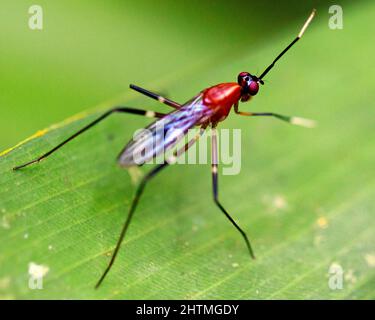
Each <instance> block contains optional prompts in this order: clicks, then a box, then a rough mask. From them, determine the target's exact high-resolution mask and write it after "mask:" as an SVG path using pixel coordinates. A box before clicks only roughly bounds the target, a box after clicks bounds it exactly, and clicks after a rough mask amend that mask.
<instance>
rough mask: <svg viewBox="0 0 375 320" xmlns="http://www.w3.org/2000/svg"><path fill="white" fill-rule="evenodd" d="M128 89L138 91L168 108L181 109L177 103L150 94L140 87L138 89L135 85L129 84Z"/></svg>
mask: <svg viewBox="0 0 375 320" xmlns="http://www.w3.org/2000/svg"><path fill="white" fill-rule="evenodd" d="M129 87H130V88H131V89H133V90H135V91H138V92H139V93H142V94H144V95H145V96H147V97H150V98H152V99H155V100H158V101H159V102H161V103H164V104H166V105H167V106H170V107H172V108H175V109H180V107H181V105H180V104H179V103H177V102H175V101H172V100H170V99H167V98H164V97H162V96H160V95H158V94H157V93H154V92H151V91H149V90H146V89H143V88H141V87H138V86H136V85H135V84H131V85H130V86H129Z"/></svg>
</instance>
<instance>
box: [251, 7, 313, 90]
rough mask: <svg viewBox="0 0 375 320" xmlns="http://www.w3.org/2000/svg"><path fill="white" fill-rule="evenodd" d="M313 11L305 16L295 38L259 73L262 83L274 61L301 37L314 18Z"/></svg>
mask: <svg viewBox="0 0 375 320" xmlns="http://www.w3.org/2000/svg"><path fill="white" fill-rule="evenodd" d="M315 12H316V10H315V9H313V11H312V12H311V14H310V15H309V17H308V18H307V20H306V22H305V24H304V25H303V27H302V29H301V31H300V32H299V34H298V36H297V38H295V39H294V40H293V41H292V42H291V43H290V44H289V45H288V46H287V47H286V48H285V49H284V50H283V51H282V52H281V53H280V54H279V55H278V56H277V57H276V59H275V60H273V62H272V63H271V64H270V65H269V66H268V67H267V69H266V70H264V71H263V73H262V74H261V75H260V77H258V79H259V80H260V83H262V84H263V81H262V79H263V78H264V76H265V75H266V74H267V73H268V72H269V71H270V70H271V69H272V68H273V66H274V65H275V63H276V61H277V60H279V59H280V58H281V57H282V56H283V55H284V54H285V52H287V51H288V50H289V49H290V48H291V47H292V46H293V45H294V44H295V43H296V42H297V41H298V40H299V39H301V38H302V36H303V34H304V32H305V31H306V29H307V27H308V26H309V24H310V22H311V20H312V19H313V18H314V16H315Z"/></svg>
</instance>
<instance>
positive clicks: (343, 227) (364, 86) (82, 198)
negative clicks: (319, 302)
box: [0, 0, 375, 299]
mask: <svg viewBox="0 0 375 320" xmlns="http://www.w3.org/2000/svg"><path fill="white" fill-rule="evenodd" d="M32 4H34V1H22V0H18V1H9V0H3V1H2V2H1V10H0V39H1V45H0V88H1V94H0V150H4V149H7V148H9V147H12V146H14V145H15V144H17V143H18V142H20V141H21V140H23V139H25V138H26V137H28V136H30V135H31V134H33V133H34V132H35V131H37V130H40V129H42V128H45V127H48V126H50V125H51V124H54V123H59V122H61V121H62V120H64V119H66V118H67V117H70V116H72V115H74V114H76V113H78V112H81V111H84V110H97V109H107V108H109V107H110V106H112V105H113V104H118V103H123V104H126V105H130V106H138V107H144V108H147V109H154V110H158V111H167V110H169V109H168V108H167V107H166V106H163V105H160V104H158V103H157V102H155V101H152V100H150V99H147V98H145V97H142V96H140V95H139V94H137V93H134V92H131V91H130V90H129V89H128V85H129V83H135V84H138V85H141V86H144V87H146V88H149V89H152V90H155V91H159V92H163V93H164V94H166V95H167V96H170V97H171V98H172V99H174V100H176V101H179V102H184V101H186V100H188V99H189V98H191V97H192V96H193V95H194V94H196V93H197V92H199V91H200V90H202V89H203V88H205V87H207V86H210V85H214V84H216V83H220V82H227V81H235V79H236V77H237V74H238V72H240V71H249V72H253V73H255V74H259V73H260V72H262V71H263V69H264V68H265V67H266V66H267V65H268V64H269V63H270V62H271V61H272V59H273V58H274V57H275V56H276V55H277V54H278V53H279V52H280V50H282V49H283V48H284V47H285V45H287V44H288V43H289V41H291V40H292V39H293V38H294V37H295V35H296V33H297V32H298V31H299V28H300V27H301V25H302V23H303V22H304V20H305V19H306V17H307V16H308V14H309V13H310V12H311V9H312V8H314V7H315V8H317V10H318V12H317V16H316V18H315V19H314V21H313V23H312V24H311V27H310V28H309V29H308V30H307V32H306V34H305V35H304V37H303V39H302V40H301V41H300V42H298V44H297V45H296V46H295V47H294V48H293V49H292V51H290V52H288V54H287V55H286V56H285V58H283V59H282V60H281V61H280V62H279V63H278V64H277V66H276V67H275V68H274V69H273V70H272V72H270V73H269V75H267V78H266V85H264V86H263V87H261V89H260V92H259V94H258V95H257V97H255V98H254V99H253V100H252V101H251V102H250V103H248V104H242V105H241V109H242V110H244V111H248V110H254V111H274V112H279V113H283V114H287V115H299V116H303V117H306V118H313V119H315V120H317V121H318V124H319V125H318V127H317V128H316V129H314V130H307V129H302V128H298V127H292V126H288V125H287V124H283V123H279V122H278V121H276V120H271V119H248V118H241V117H238V116H235V115H231V116H230V117H229V118H228V120H227V121H226V122H225V123H224V124H223V126H222V127H227V128H240V129H242V141H243V149H242V171H241V174H240V175H238V176H223V177H221V178H220V193H221V194H220V196H221V199H222V202H223V204H224V205H225V207H227V209H228V210H229V211H230V212H232V214H233V216H234V217H235V218H236V219H237V220H238V221H239V222H240V224H241V225H242V226H243V228H244V229H245V230H246V231H248V232H249V234H250V236H251V238H252V239H253V245H254V247H255V251H256V253H257V255H258V260H257V261H256V262H251V263H250V262H249V261H248V260H249V259H248V257H247V254H246V251H245V248H244V244H243V242H242V239H240V238H239V237H238V234H236V233H235V232H234V231H233V229H232V227H231V226H229V225H228V223H227V221H225V220H224V219H223V217H222V216H221V214H220V212H218V210H217V208H216V207H214V205H213V204H212V200H211V184H210V169H209V167H207V166H184V167H182V166H176V167H173V168H170V169H168V170H169V173H166V174H164V175H163V177H159V179H158V182H156V183H151V184H150V186H149V187H148V188H149V189H148V190H147V192H146V193H145V195H144V198H143V201H142V202H141V204H140V206H139V208H138V211H137V215H136V217H135V219H134V223H133V224H132V226H131V228H130V230H129V235H128V236H129V237H128V239H127V240H126V243H125V245H124V246H123V247H122V250H121V253H120V255H119V257H118V260H117V261H116V264H115V267H114V269H113V270H112V271H111V274H110V275H109V277H108V278H107V280H106V282H105V283H104V285H103V287H102V288H101V290H99V291H94V290H93V285H94V284H95V282H96V280H97V278H98V277H99V275H100V273H101V271H102V270H103V268H104V266H105V264H106V262H107V260H108V256H107V255H106V254H107V253H108V252H110V250H111V249H113V246H114V243H115V241H116V239H117V235H118V232H119V230H120V226H121V223H122V221H123V217H124V211H125V210H127V208H128V206H129V203H130V200H131V197H132V195H133V192H134V185H132V184H131V182H130V178H129V175H128V173H127V172H126V171H124V170H121V169H120V168H118V167H117V166H116V165H115V161H114V159H115V157H116V155H117V154H118V152H119V151H120V150H121V148H122V146H123V144H124V143H126V142H127V140H128V139H129V138H130V137H131V135H132V133H133V131H134V130H135V129H137V128H139V127H142V126H144V125H145V124H146V123H148V122H147V120H145V119H141V118H137V117H132V118H130V117H121V116H119V117H118V118H115V117H114V118H113V119H111V120H108V122H107V123H105V124H104V123H103V125H102V126H99V127H98V128H97V129H95V130H93V132H92V133H90V134H89V133H88V134H87V135H86V136H85V137H82V138H80V141H76V142H75V143H72V144H71V145H69V147H65V148H64V149H63V150H62V151H61V152H60V153H59V154H56V155H54V158H53V159H52V158H51V159H50V160H48V161H45V162H43V163H42V164H41V165H39V166H35V167H33V168H30V170H24V171H22V172H17V173H13V172H12V171H11V168H12V167H13V166H14V165H17V164H20V163H22V162H24V161H26V160H30V159H31V158H33V157H35V156H36V155H39V154H40V152H41V151H45V150H47V149H48V148H50V147H51V146H53V145H54V144H56V143H58V142H60V141H61V139H62V138H63V137H64V138H65V137H67V136H68V135H69V133H71V132H73V131H74V130H76V129H77V128H79V127H81V126H82V125H83V124H84V123H87V121H88V119H81V120H79V121H76V122H73V123H69V124H67V125H63V126H61V127H59V128H58V129H56V130H52V131H51V132H49V133H48V134H47V135H45V136H43V137H42V138H39V139H35V140H32V141H31V142H28V143H27V144H24V145H22V146H21V147H19V148H17V149H15V150H13V151H12V152H11V153H9V154H7V155H5V156H3V157H2V158H0V217H1V219H0V222H1V223H0V299H1V298H10V299H14V298H66V299H71V298H126V299H142V298H154V299H155V298H156V299H158V298H172V299H173V298H180V299H191V298H206V299H210V298H219V299H220V298H226V299H254V298H255V299H258V298H260V299H275V298H276V299H277V298H284V299H285V298H291V299H320V298H329V299H343V298H345V299H356V298H363V299H364V298H370V299H373V298H375V273H374V266H375V262H374V260H375V249H374V243H375V224H374V221H375V220H374V214H373V213H374V209H375V205H374V200H373V199H374V197H375V188H374V187H375V181H374V173H375V171H374V165H373V155H374V147H373V142H372V141H374V138H375V132H374V120H373V119H374V116H375V110H374V108H372V104H373V101H374V99H375V92H374V90H373V86H374V83H375V76H374V74H373V72H372V70H374V67H375V66H374V65H375V62H374V60H373V59H372V57H373V56H374V54H375V47H374V45H373V43H372V40H371V39H372V36H373V33H374V27H373V25H374V24H373V19H374V18H375V4H374V2H373V1H370V0H369V1H356V2H349V1H335V2H332V1H266V2H261V1H245V2H243V1H241V2H239V1H215V2H212V1H188V2H186V1H144V0H142V1H114V0H112V1H106V2H103V1H93V0H91V1H79V2H78V1H53V2H52V1H38V3H37V4H39V5H41V6H42V7H43V10H44V29H43V30H42V31H31V30H30V29H29V28H28V24H27V22H28V17H29V15H28V13H27V11H28V8H29V6H30V5H32ZM332 4H339V5H341V6H342V8H343V10H344V28H343V29H342V30H331V29H329V27H328V19H329V18H330V14H329V13H328V8H329V6H330V5H332ZM92 117H93V116H92V115H91V116H89V118H90V119H91V118H92ZM135 240H136V241H135ZM30 261H33V262H36V263H39V264H43V265H48V267H49V273H48V275H47V277H46V279H45V284H44V287H45V290H30V289H29V288H28V287H27V283H28V274H27V270H28V263H30ZM334 263H338V264H340V265H341V266H342V267H343V268H344V271H345V277H344V288H343V289H342V290H331V289H330V288H329V287H328V284H327V283H328V279H329V278H328V277H329V272H328V271H329V267H330V266H331V265H332V264H334Z"/></svg>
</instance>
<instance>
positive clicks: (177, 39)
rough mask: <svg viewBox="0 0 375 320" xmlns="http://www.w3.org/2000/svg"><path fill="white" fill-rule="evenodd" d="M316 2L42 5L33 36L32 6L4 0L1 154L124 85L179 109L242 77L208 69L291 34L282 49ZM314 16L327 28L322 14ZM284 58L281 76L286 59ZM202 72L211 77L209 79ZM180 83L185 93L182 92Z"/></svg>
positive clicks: (258, 64) (0, 18)
mask: <svg viewBox="0 0 375 320" xmlns="http://www.w3.org/2000/svg"><path fill="white" fill-rule="evenodd" d="M320 3H324V2H322V1H320V2H317V1H307V2H304V4H300V3H299V1H286V2H282V1H281V2H279V1H267V2H265V3H261V2H259V1H255V2H253V1H240V2H239V1H233V2H232V1H230V2H228V1H215V3H213V2H211V1H194V0H193V1H189V2H188V3H186V1H158V2H153V1H145V0H141V1H120V0H118V1H114V0H111V1H105V2H103V1H92V0H90V1H58V2H51V1H39V2H38V4H39V5H41V6H42V8H43V10H44V28H43V30H42V31H32V30H30V29H29V27H28V18H29V16H30V15H29V14H28V8H29V7H30V6H31V5H32V4H34V2H33V1H22V0H21V1H7V0H4V1H2V3H1V6H2V10H1V11H0V37H1V39H2V44H1V46H0V55H1V59H0V69H1V74H0V88H1V95H0V105H1V118H0V130H1V132H0V133H1V134H0V149H6V148H7V147H10V146H12V145H14V144H16V143H17V142H19V141H20V140H22V139H24V138H25V137H26V136H29V135H31V134H32V133H34V132H35V131H36V130H39V129H41V128H44V127H46V126H49V125H50V124H51V123H55V122H59V121H61V120H63V119H65V118H66V117H68V116H71V115H73V114H75V113H77V112H79V111H82V110H85V109H88V108H92V107H93V106H95V105H97V104H99V103H102V102H103V101H107V100H110V99H112V98H113V97H116V96H118V95H121V94H127V93H129V89H128V85H129V83H137V84H140V85H143V86H146V87H149V88H153V89H154V90H157V89H160V90H162V91H163V92H166V93H169V94H171V95H173V97H175V99H177V100H179V101H184V100H186V99H188V98H190V97H191V96H192V95H194V94H195V93H196V92H197V91H200V90H201V89H202V88H204V87H206V86H208V85H212V84H215V83H218V82H223V81H234V80H235V78H236V76H237V73H238V72H239V71H240V70H234V69H232V70H231V73H228V74H227V76H226V77H225V78H224V79H223V78H221V77H219V76H216V75H215V69H216V66H215V65H216V64H223V63H226V64H229V65H230V61H231V60H232V59H233V57H241V56H244V54H246V55H248V54H249V53H252V54H254V55H256V52H257V48H259V46H264V45H265V44H268V45H272V43H273V40H274V39H275V37H277V36H278V35H279V34H280V33H281V32H283V30H285V29H286V28H287V27H289V26H290V27H291V29H290V30H291V33H290V34H288V33H284V34H285V36H286V37H285V40H284V41H281V42H280V43H275V50H280V48H281V45H284V44H285V43H286V41H288V40H289V39H291V38H292V37H294V36H295V33H296V31H297V29H298V28H299V27H300V24H301V21H303V18H304V17H305V16H306V15H307V14H308V13H309V12H310V10H311V8H312V7H316V6H318V5H319V4H320ZM320 16H321V17H320V19H322V20H323V19H324V20H325V21H327V19H328V14H327V8H326V7H324V9H323V12H322V13H320ZM323 16H324V17H323ZM333 35H335V33H332V36H333ZM336 35H338V33H337V34H336ZM317 49H318V48H317ZM353 50H354V49H353ZM276 52H277V51H275V53H276ZM271 58H272V56H269V57H267V59H262V60H255V59H254V62H253V63H251V64H250V65H244V66H243V68H245V69H248V68H250V71H261V70H262V68H264V67H265V66H266V64H267V63H269V62H270V59H271ZM306 58H307V57H306ZM288 60H289V61H288V62H285V63H288V64H284V70H287V69H288V65H289V63H292V61H293V56H290V57H289V58H288ZM207 70H211V71H212V73H211V76H209V77H208V78H207V76H206V72H207ZM202 73H203V74H202ZM187 74H189V75H192V76H191V77H189V78H186V75H187ZM187 81H188V82H189V90H184V87H185V86H186V85H187V83H186V82H187ZM171 85H173V87H171ZM191 90H192V91H191ZM144 104H148V105H152V104H153V105H155V103H153V102H152V101H145V102H144Z"/></svg>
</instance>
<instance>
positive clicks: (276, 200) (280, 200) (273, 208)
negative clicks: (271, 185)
mask: <svg viewBox="0 0 375 320" xmlns="http://www.w3.org/2000/svg"><path fill="white" fill-rule="evenodd" d="M262 200H263V203H264V204H265V205H267V207H268V210H269V212H272V213H274V212H279V211H283V210H287V209H288V207H289V205H288V202H287V201H286V199H285V197H284V196H283V195H280V194H276V195H273V196H271V195H264V196H263V199H262Z"/></svg>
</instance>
